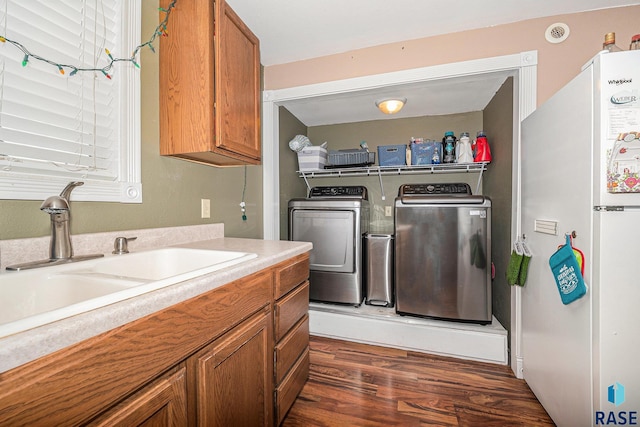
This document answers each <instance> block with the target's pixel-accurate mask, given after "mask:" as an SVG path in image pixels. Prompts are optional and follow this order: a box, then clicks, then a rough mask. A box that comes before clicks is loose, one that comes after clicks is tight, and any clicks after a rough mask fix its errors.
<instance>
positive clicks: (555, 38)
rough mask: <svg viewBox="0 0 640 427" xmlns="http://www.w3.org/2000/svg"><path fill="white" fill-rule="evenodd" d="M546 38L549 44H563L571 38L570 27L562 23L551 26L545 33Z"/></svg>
mask: <svg viewBox="0 0 640 427" xmlns="http://www.w3.org/2000/svg"><path fill="white" fill-rule="evenodd" d="M544 37H545V38H546V39H547V41H548V42H549V43H562V42H563V41H565V40H566V39H567V37H569V26H568V25H567V24H563V23H562V22H556V23H555V24H551V25H549V27H548V28H547V30H546V31H545V32H544Z"/></svg>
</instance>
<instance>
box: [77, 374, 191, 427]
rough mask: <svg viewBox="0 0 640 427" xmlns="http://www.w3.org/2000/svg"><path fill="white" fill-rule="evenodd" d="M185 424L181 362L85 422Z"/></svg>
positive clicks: (115, 426)
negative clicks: (109, 408) (90, 420)
mask: <svg viewBox="0 0 640 427" xmlns="http://www.w3.org/2000/svg"><path fill="white" fill-rule="evenodd" d="M187 425H188V421H187V375H186V368H185V366H184V364H180V365H179V366H177V367H176V368H175V369H173V370H172V371H171V372H169V373H168V374H166V375H163V376H162V377H160V378H158V379H157V380H155V381H153V382H152V383H151V384H149V385H148V386H146V387H144V388H143V389H142V390H141V391H139V392H138V393H136V394H134V395H133V396H131V397H130V398H127V399H125V400H124V401H122V402H121V403H119V404H118V405H116V406H115V407H114V408H113V409H111V410H108V411H107V412H105V413H104V414H102V415H101V416H99V417H98V418H96V419H94V420H93V421H92V422H90V423H89V424H88V426H90V427H98V426H103V427H130V426H143V427H156V426H158V427H160V426H172V427H181V426H185V427H186V426H187Z"/></svg>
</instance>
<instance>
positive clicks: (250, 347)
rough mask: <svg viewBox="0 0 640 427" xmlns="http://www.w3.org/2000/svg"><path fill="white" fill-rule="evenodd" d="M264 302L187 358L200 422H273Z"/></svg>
mask: <svg viewBox="0 0 640 427" xmlns="http://www.w3.org/2000/svg"><path fill="white" fill-rule="evenodd" d="M270 324H271V315H270V312H269V309H268V307H267V308H266V309H265V310H263V311H260V312H259V313H257V314H256V315H254V316H253V317H251V318H250V319H248V320H246V321H245V322H243V323H241V324H240V325H239V326H237V327H236V328H234V329H233V330H231V331H230V332H229V333H227V334H225V335H223V336H222V337H221V338H219V339H217V340H216V341H214V342H213V343H212V344H210V345H209V346H207V347H205V348H204V349H203V350H201V351H200V352H198V353H197V354H195V355H194V356H193V357H191V358H190V359H189V361H188V362H187V363H188V366H189V368H188V369H190V370H192V374H190V375H193V376H194V377H195V384H196V390H195V395H196V398H195V401H196V402H195V404H196V416H197V425H199V426H206V427H210V426H221V427H227V426H264V425H271V424H272V423H273V421H272V418H273V415H272V407H273V394H272V390H273V380H272V378H273V361H272V354H273V353H272V352H273V347H272V345H270V342H271V340H272V339H273V338H272V334H271V330H270Z"/></svg>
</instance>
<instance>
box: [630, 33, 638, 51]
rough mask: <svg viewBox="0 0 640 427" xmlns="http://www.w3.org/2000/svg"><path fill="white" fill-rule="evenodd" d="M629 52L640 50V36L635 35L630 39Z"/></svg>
mask: <svg viewBox="0 0 640 427" xmlns="http://www.w3.org/2000/svg"><path fill="white" fill-rule="evenodd" d="M629 50H640V34H636V35H635V36H633V37H631V44H630V45H629Z"/></svg>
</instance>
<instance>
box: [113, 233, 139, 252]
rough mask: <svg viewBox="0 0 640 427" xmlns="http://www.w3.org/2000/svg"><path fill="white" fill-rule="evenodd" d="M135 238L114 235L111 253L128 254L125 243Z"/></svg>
mask: <svg viewBox="0 0 640 427" xmlns="http://www.w3.org/2000/svg"><path fill="white" fill-rule="evenodd" d="M136 239H137V237H116V240H115V241H114V242H113V252H112V253H113V254H116V255H122V254H128V253H129V248H128V247H127V243H129V242H130V241H131V240H136Z"/></svg>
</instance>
